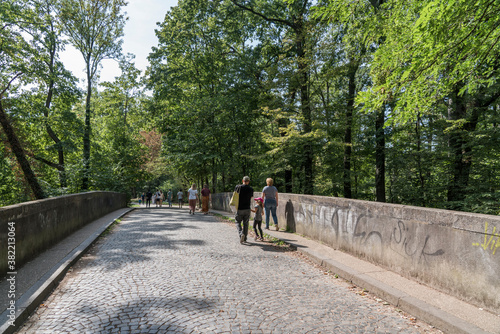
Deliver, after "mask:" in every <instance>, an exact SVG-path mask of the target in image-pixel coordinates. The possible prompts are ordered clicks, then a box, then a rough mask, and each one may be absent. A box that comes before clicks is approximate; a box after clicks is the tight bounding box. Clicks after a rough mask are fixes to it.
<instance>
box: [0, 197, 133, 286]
mask: <svg viewBox="0 0 500 334" xmlns="http://www.w3.org/2000/svg"><path fill="white" fill-rule="evenodd" d="M126 206H127V197H126V195H125V194H121V193H115V192H88V193H83V194H74V195H67V196H61V197H54V198H49V199H43V200H38V201H32V202H26V203H21V204H16V205H11V206H6V207H1V208H0V245H1V247H0V277H3V276H4V275H5V273H7V272H8V267H7V259H8V247H7V246H8V244H11V243H10V242H9V241H15V244H14V245H15V253H16V268H19V267H20V266H21V265H22V264H23V263H26V262H27V261H29V260H30V259H32V258H34V257H35V256H36V255H37V254H38V253H40V252H41V251H43V250H45V249H47V248H48V247H49V246H52V245H54V244H55V243H57V242H58V241H59V240H61V239H63V238H64V237H66V236H67V235H69V234H70V233H72V232H74V231H75V230H77V229H78V228H80V227H82V226H84V225H85V224H87V223H90V222H92V221H94V220H96V219H98V218H100V217H102V216H104V215H106V214H108V213H110V212H113V211H115V210H118V209H120V208H123V207H126ZM9 223H10V224H9ZM12 223H14V224H12ZM12 226H14V227H15V232H14V234H15V236H14V234H13V233H12V232H11V233H10V235H9V227H12ZM13 236H14V238H12V239H10V240H9V237H13ZM10 250H13V248H12V247H11V248H10Z"/></svg>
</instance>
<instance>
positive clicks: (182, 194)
mask: <svg viewBox="0 0 500 334" xmlns="http://www.w3.org/2000/svg"><path fill="white" fill-rule="evenodd" d="M183 196H184V193H183V192H182V189H179V191H178V192H177V199H178V200H179V208H180V209H182V201H183Z"/></svg>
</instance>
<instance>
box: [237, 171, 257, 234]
mask: <svg viewBox="0 0 500 334" xmlns="http://www.w3.org/2000/svg"><path fill="white" fill-rule="evenodd" d="M249 183H250V178H249V177H248V176H245V177H243V184H241V185H238V186H236V188H235V189H234V191H238V188H240V190H239V192H240V199H239V201H238V207H237V208H236V217H235V220H236V227H237V228H238V234H239V236H240V243H244V242H245V241H247V234H248V221H249V220H250V212H251V211H250V205H251V203H252V197H253V188H252V187H250V186H249V185H248V184H249ZM242 221H243V228H241V222H242Z"/></svg>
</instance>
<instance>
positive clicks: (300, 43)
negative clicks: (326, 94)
mask: <svg viewBox="0 0 500 334" xmlns="http://www.w3.org/2000/svg"><path fill="white" fill-rule="evenodd" d="M299 22H301V23H300V24H297V26H296V29H295V33H296V36H297V41H296V47H297V62H298V70H299V73H298V75H299V83H300V104H301V113H302V122H303V124H302V126H303V133H304V134H305V135H306V136H307V135H308V134H309V133H311V131H312V113H311V105H310V99H309V85H308V83H309V69H308V66H307V60H306V54H305V43H306V36H305V31H304V30H305V27H304V24H303V21H302V18H301V19H300V20H299ZM303 154H304V160H303V163H302V168H303V170H304V185H303V187H304V188H303V192H304V194H306V195H312V194H313V192H314V176H313V164H314V154H313V147H312V143H311V139H309V138H306V140H305V143H304V146H303Z"/></svg>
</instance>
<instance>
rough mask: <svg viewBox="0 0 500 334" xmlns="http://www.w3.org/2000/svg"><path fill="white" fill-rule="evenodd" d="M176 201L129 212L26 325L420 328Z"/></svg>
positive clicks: (103, 329)
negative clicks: (172, 205)
mask: <svg viewBox="0 0 500 334" xmlns="http://www.w3.org/2000/svg"><path fill="white" fill-rule="evenodd" d="M249 241H250V242H249V243H248V244H246V245H241V244H240V242H239V239H238V236H237V233H236V228H235V227H234V226H232V225H229V224H227V223H224V222H220V221H218V220H217V219H216V218H215V217H212V216H203V215H200V214H197V215H194V216H193V215H188V212H187V211H186V210H178V209H166V208H163V209H155V208H152V209H139V210H135V211H133V212H132V213H130V214H128V215H127V216H126V217H125V218H124V219H123V220H122V221H121V223H120V224H119V225H117V226H115V227H114V228H113V230H112V232H111V233H109V234H108V235H106V236H105V237H104V238H102V239H101V240H100V241H99V242H98V243H97V244H96V245H95V246H94V247H93V249H92V251H91V252H90V253H89V254H88V255H86V256H84V257H83V258H82V259H81V260H80V261H79V263H78V264H77V265H76V266H75V267H74V269H73V271H72V272H70V273H69V274H68V275H67V276H66V278H65V279H64V280H63V281H62V282H61V284H60V285H59V287H58V288H57V289H56V290H55V291H54V293H53V294H52V295H51V296H50V297H49V298H48V300H47V301H46V302H45V303H44V304H43V305H42V306H41V307H40V308H39V309H38V310H37V312H36V314H34V315H33V316H32V317H31V318H30V319H29V320H28V321H27V322H26V324H25V325H24V326H23V327H22V328H21V329H20V330H19V332H20V333H98V332H99V333H418V331H417V329H416V328H415V327H414V326H413V324H412V323H411V322H410V321H408V320H406V319H403V318H402V317H401V315H400V314H399V313H397V312H395V311H394V309H393V308H392V307H390V306H385V305H383V304H382V303H378V302H377V301H375V300H372V299H369V298H366V297H362V296H360V295H359V294H356V293H353V292H352V291H350V290H349V288H348V287H349V285H348V284H347V283H345V282H344V281H342V280H340V279H334V278H333V277H331V276H328V275H325V274H324V272H322V271H321V270H319V269H318V268H316V267H314V266H312V265H311V264H309V263H307V262H306V261H304V260H302V259H301V258H299V257H298V256H293V255H292V254H293V252H286V251H283V250H281V249H279V248H277V247H275V246H273V245H272V244H270V243H264V242H254V241H253V239H250V238H249Z"/></svg>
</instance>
